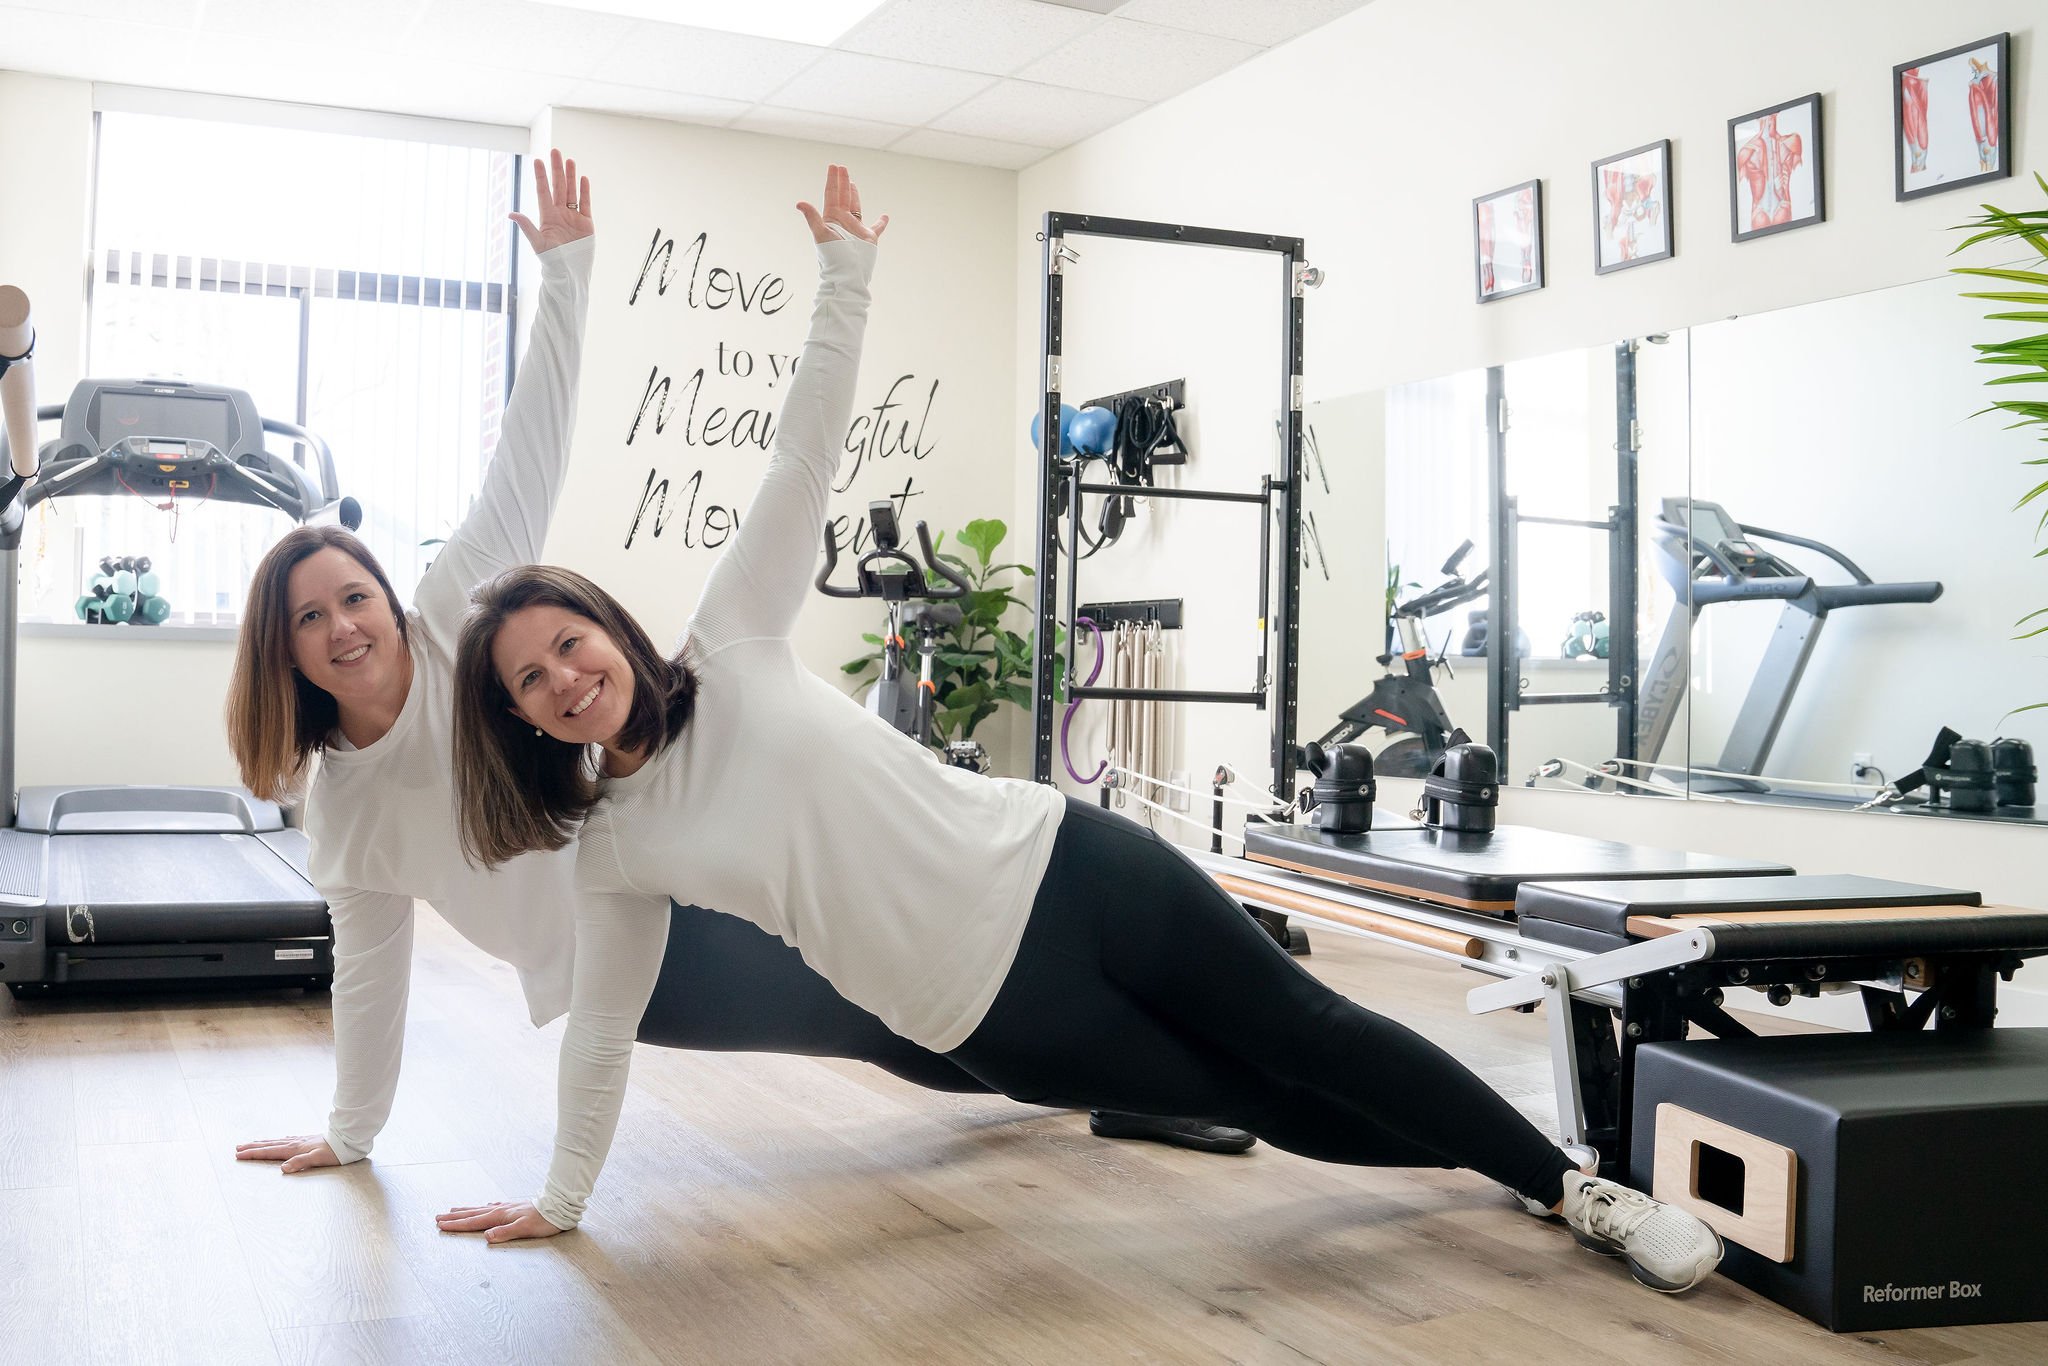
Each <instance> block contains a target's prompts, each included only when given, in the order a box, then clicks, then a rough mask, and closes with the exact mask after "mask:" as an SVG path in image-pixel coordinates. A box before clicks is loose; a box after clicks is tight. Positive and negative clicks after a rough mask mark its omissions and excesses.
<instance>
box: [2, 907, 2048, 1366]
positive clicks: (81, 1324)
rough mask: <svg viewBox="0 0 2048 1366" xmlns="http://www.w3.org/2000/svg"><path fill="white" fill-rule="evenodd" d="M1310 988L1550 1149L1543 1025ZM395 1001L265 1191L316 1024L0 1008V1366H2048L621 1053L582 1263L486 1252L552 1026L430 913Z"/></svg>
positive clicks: (1028, 1112)
mask: <svg viewBox="0 0 2048 1366" xmlns="http://www.w3.org/2000/svg"><path fill="white" fill-rule="evenodd" d="M1308 961H1309V962H1310V963H1311V965H1312V966H1313V968H1314V970H1315V971H1316V972H1317V973H1319V974H1320V975H1321V976H1323V977H1324V978H1325V979H1326V980H1327V981H1329V982H1331V983H1332V984H1334V985H1335V986H1337V987H1338V988H1339V989H1340V990H1342V991H1345V992H1346V993H1348V994H1350V995H1352V996H1354V997H1356V998H1357V999H1359V1000H1362V1001H1365V1002H1367V1003H1369V1004H1371V1005H1373V1006H1374V1007H1375V1008H1377V1009H1380V1010H1383V1011H1385V1012H1387V1013H1389V1014H1391V1015H1394V1016H1396V1017H1398V1018H1400V1019H1403V1020H1406V1021H1408V1022H1409V1023H1411V1024H1413V1025H1415V1026H1417V1027H1418V1028H1420V1029H1421V1030H1422V1031H1423V1032H1425V1033H1427V1034H1429V1035H1430V1036H1431V1037H1433V1038H1435V1039H1437V1040H1438V1041H1440V1042H1442V1043H1443V1044H1444V1045H1445V1046H1447V1047H1448V1048H1449V1049H1450V1050H1451V1051H1452V1052H1454V1053H1456V1054H1458V1055H1459V1056H1460V1057H1462V1058H1463V1059H1464V1060H1465V1061H1466V1062H1467V1063H1469V1064H1470V1065H1471V1066H1473V1067H1474V1068H1476V1069H1477V1070H1478V1071H1479V1072H1481V1073H1482V1074H1483V1075H1485V1076H1486V1077H1487V1078H1488V1079H1489V1080H1491V1081H1492V1082H1493V1083H1494V1084H1495V1085H1496V1086H1498V1087H1499V1088H1500V1089H1502V1090H1503V1091H1505V1092H1507V1093H1509V1094H1510V1095H1512V1096H1514V1097H1515V1098H1516V1101H1517V1103H1518V1104H1521V1105H1523V1106H1525V1107H1526V1108H1527V1109H1528V1110H1529V1111H1530V1112H1531V1114H1532V1116H1534V1117H1537V1118H1538V1119H1539V1121H1541V1119H1542V1117H1543V1116H1544V1115H1545V1114H1546V1113H1547V1111H1548V1107H1549V1099H1550V1098H1549V1092H1548V1087H1549V1081H1548V1068H1547V1064H1546V1062H1545V1055H1544V1044H1543V1037H1542V1032H1541V1031H1542V1022H1541V1020H1540V1018H1533V1019H1532V1018H1525V1017H1520V1016H1507V1017H1499V1016H1494V1017H1488V1018H1486V1019H1483V1020H1474V1019H1472V1018H1470V1017H1469V1016H1467V1015H1465V1013H1464V1010H1463V994H1464V989H1465V988H1466V987H1468V986H1470V985H1471V984H1472V982H1473V980H1474V979H1473V978H1472V977H1471V976H1470V975H1469V974H1466V973H1462V972H1460V971H1458V970H1456V969H1454V968H1451V967H1449V966H1445V965H1438V964H1435V963H1432V962H1429V961H1427V960H1424V959H1421V958H1419V957H1416V956H1413V955H1409V954H1406V953H1402V952H1399V951H1396V950H1392V949H1382V948H1379V947H1376V946H1373V945H1370V944H1367V943H1365V942H1362V941H1359V940H1355V939H1344V938H1340V937H1338V936H1336V935H1332V934H1323V935H1320V936H1318V938H1317V941H1316V953H1315V956H1314V957H1313V958H1312V959H1310V960H1308ZM412 999H413V1009H412V1015H411V1020H410V1023H409V1028H408V1039H407V1065H406V1075H405V1081H404V1084H403V1086H402V1087H401V1089H400V1092H399V1100H398V1108H397V1111H396V1113H395V1114H394V1116H393V1119H392V1123H391V1126H390V1128H389V1129H388V1130H387V1131H386V1133H385V1135H384V1137H383V1138H382V1140H380V1142H379V1144H378V1148H377V1154H376V1157H375V1159H374V1160H373V1161H371V1162H368V1163H364V1164H360V1165H357V1166H354V1167H349V1168H344V1169H340V1170H330V1171H326V1172H318V1173H313V1174H309V1175H305V1176H299V1177H293V1178H284V1177H281V1176H280V1175H279V1174H278V1173H277V1172H276V1171H275V1170H274V1169H271V1168H266V1167H260V1166H256V1165H251V1164H237V1163H236V1162H235V1161H234V1160H233V1158H232V1149H233V1145H234V1143H235V1142H236V1141H237V1140H239V1139H246V1138H256V1137H268V1136H271V1135H273V1134H279V1133H292V1132H303V1131H306V1130H309V1129H317V1128H318V1127H319V1125H320V1122H321V1120H322V1118H323V1116H324V1114H325V1105H326V1096H327V1092H328V1088H329V1085H330V1081H331V1076H332V1060H331V1054H330V1050H329V1029H328V1019H327V1010H326V1001H325V999H324V998H320V997H303V996H301V995H299V994H298V993H296V992H281V993H275V994H272V995H268V996H263V997H257V998H249V997H241V998H237V997H221V996H214V997H199V996H190V997H187V996H173V997H158V998H154V999H144V1000H141V1001H136V1000H132V999H131V1000H129V1001H85V1002H71V1003H63V1004H43V1003H17V1002H14V1001H12V1000H10V999H8V998H6V997H4V996H0V1359H4V1360H6V1361H9V1362H13V1361H19V1362H23V1363H35V1366H53V1364H54V1363H60V1362H94V1363H123V1364H124V1366H125V1363H130V1362H195V1363H197V1362H203V1363H207V1364H208V1366H222V1364H223V1363H233V1362H245V1361H247V1362H277V1361H287V1362H402V1363H414V1362H446V1363H457V1362H476V1363H489V1366H502V1364H503V1363H509V1362H565V1363H586V1362H590V1363H613V1362H707V1363H747V1362H807V1363H835V1366H836V1363H846V1362H905V1361H937V1362H1049V1363H1059V1364H1060V1366H1072V1364H1073V1363H1092V1362H1105V1361H1133V1362H1289V1363H1303V1362H1332V1363H1335V1362H1379V1361H1389V1362H1440V1361H1482V1360H1514V1361H1518V1362H1560V1363H1570V1366H1602V1364H1603V1363H1624V1362H1630V1363H1633V1362H1690V1361H1703V1362H1744V1363H1747V1362H1756V1361H1767V1360H1773V1361H1798V1362H1873V1363H1893V1364H1894V1366H1897V1364H1899V1363H1928V1366H1947V1364H1948V1363H1958V1362H2015V1363H2018V1362H2038V1361H2043V1360H2048V1325H2041V1324H2036V1325H2024V1326H2007V1327H1987V1328H1961V1329H1941V1330H1922V1331H1916V1332H1900V1333H1885V1334H1873V1335H1864V1336H1848V1337H1834V1336H1831V1335H1830V1334H1828V1333H1825V1332H1823V1331H1822V1330H1820V1329H1819V1328H1817V1327H1815V1326H1814V1325H1812V1324H1810V1323H1808V1322H1806V1321H1805V1320H1804V1319H1801V1318H1798V1317H1796V1316H1794V1315H1792V1314H1790V1313H1788V1312H1786V1311H1785V1310H1782V1309H1780V1308H1778V1307H1777V1306H1776V1305H1773V1304H1771V1303H1769V1302H1767V1301H1764V1300H1761V1299H1759V1298H1757V1297H1755V1296H1753V1295H1751V1294H1749V1293H1748V1292H1746V1291H1744V1290H1741V1289H1739V1288H1737V1287H1735V1286H1734V1285H1731V1284H1729V1283H1728V1282H1726V1281H1723V1280H1719V1279H1716V1280H1714V1281H1712V1282H1710V1283H1709V1284H1708V1285H1707V1286H1706V1287H1704V1288H1702V1289H1701V1290H1700V1291H1698V1292H1695V1293H1694V1294H1691V1295H1689V1296H1685V1297H1682V1298H1676V1299H1672V1298H1666V1297H1663V1296H1658V1295H1653V1294H1650V1293H1649V1292H1647V1291H1643V1290H1640V1289H1638V1288H1636V1287H1635V1286H1634V1285H1633V1284H1632V1283H1630V1282H1629V1280H1628V1279H1627V1276H1626V1273H1625V1272H1624V1271H1623V1270H1622V1268H1621V1267H1620V1266H1619V1265H1618V1264H1617V1263H1614V1262H1611V1261H1607V1260H1604V1259H1601V1258H1597V1257H1593V1256H1591V1255H1589V1254H1587V1253H1584V1252H1582V1251H1580V1250H1579V1249H1578V1248H1577V1247H1576V1246H1574V1245H1573V1244H1572V1242H1571V1241H1570V1239H1569V1238H1568V1237H1567V1236H1565V1235H1564V1234H1563V1233H1561V1232H1560V1231H1558V1230H1557V1229H1556V1228H1555V1227H1554V1226H1546V1225H1543V1224H1540V1223H1538V1222H1537V1221H1535V1220H1532V1219H1530V1218H1528V1217H1527V1216H1526V1215H1523V1214H1521V1213H1519V1212H1518V1211H1517V1210H1516V1209H1514V1208H1513V1207H1512V1206H1511V1205H1510V1204H1509V1203H1508V1202H1507V1200H1506V1199H1505V1197H1504V1196H1503V1195H1502V1194H1501V1193H1500V1192H1498V1191H1497V1190H1495V1189H1493V1188H1492V1187H1491V1186H1490V1185H1489V1184H1488V1183H1487V1182H1486V1181H1484V1180H1483V1179H1481V1178H1477V1177H1474V1176H1471V1175H1469V1174H1466V1173H1461V1172H1439V1171H1426V1172H1398V1171H1366V1170H1357V1169H1347V1168H1338V1167H1327V1166H1321V1165H1318V1164H1316V1163H1312V1162H1308V1161H1304V1160H1300V1159H1297V1158H1294V1157H1290V1156H1288V1155H1286V1154H1283V1153H1279V1152H1275V1151H1273V1150H1270V1149H1267V1148H1263V1147H1262V1148H1260V1149H1258V1150H1255V1151H1254V1152H1253V1153H1252V1154H1251V1155H1249V1156H1246V1157H1241V1158H1219V1157H1204V1156H1198V1155H1195V1154H1190V1153H1183V1152H1178V1151H1173V1150H1169V1149H1164V1148H1159V1147H1156V1146H1153V1145H1149V1144H1112V1143H1105V1142H1102V1141H1099V1140H1096V1139H1094V1138H1091V1137H1090V1136H1089V1135H1088V1133H1087V1128H1086V1123H1085V1118H1084V1117H1083V1116H1079V1115H1074V1114H1068V1113H1063V1112H1048V1111H1043V1110H1034V1109H1027V1108H1025V1107H1021V1106H1017V1105H1012V1104H1010V1103H1009V1102H1007V1101H1004V1100H1000V1099H992V1098H980V1097H957V1096H943V1095H934V1094H930V1093H926V1092H921V1091H919V1090H917V1089H915V1088H913V1087H911V1086H908V1085H906V1084H904V1083H901V1082H898V1081H897V1080H896V1079H894V1078H893V1077H889V1076H887V1075H885V1074H883V1073H880V1072H877V1071H874V1070H872V1069H869V1068H865V1067H861V1066H858V1065H855V1064H849V1063H818V1062H811V1061H805V1060H798V1059H789V1058H775V1057H757V1056H737V1055H703V1054H687V1053H674V1052H664V1051H661V1050H654V1049H645V1048H643V1049H641V1050H640V1051H639V1053H638V1055H637V1057H636V1058H635V1061H634V1077H633V1082H634V1084H633V1091H632V1094H631V1096H630V1098H629V1099H628V1101H627V1104H626V1111H625V1115H624V1118H623V1120H622V1122H621V1124H620V1129H619V1137H618V1142H617V1145H616V1147H615V1149H614V1155H613V1158H612V1161H611V1165H610V1168H609V1170H608V1171H607V1172H606V1175H605V1180H604V1182H603V1184H602V1186H601V1187H600V1189H599V1192H598V1198H597V1200H596V1202H595V1204H594V1205H593V1207H592V1210H591V1214H590V1217H589V1220H588V1222H587V1223H586V1224H585V1225H584V1228H583V1229H582V1230H581V1231H580V1232H578V1233H575V1234H571V1235H566V1236H564V1237H560V1238H556V1239H553V1240H550V1241H547V1242H544V1243H536V1244H526V1245H519V1246H511V1247H501V1248H496V1249H492V1248H487V1247H485V1246H484V1245H483V1244H482V1243H481V1242H480V1241H478V1240H477V1239H475V1238H473V1237H460V1236H450V1235H443V1234H440V1233H438V1232H437V1231H436V1230H435V1228H434V1226H433V1223H432V1216H433V1215H434V1213H436V1212H437V1211H439V1210H441V1209H444V1208H446V1207H448V1206H449V1205H452V1204H466V1203H473V1202H478V1201H482V1200H486V1199H496V1198H516V1197H521V1196H525V1195H529V1194H531V1193H532V1192H533V1191H534V1190H535V1189H537V1187H538V1184H539V1180H540V1177H541V1174H542V1172H543V1171H544V1170H545V1167H546V1164H547V1158H548V1150H549V1142H550V1137H551V1133H552V1126H553V1116H554V1110H553V1087H554V1066H555V1050H556V1045H557V1042H558V1040H559V1038H560V1026H559V1025H556V1026H553V1027H551V1028H549V1029H546V1030H538V1031H537V1030H534V1029H532V1028H530V1027H529V1026H528V1025H527V1024H526V1023H525V1019H524V1015H523V1011H522V1006H521V999H520V996H519V992H518V988H517V984H516V982H515V981H514V979H513V976H512V974H511V972H510V970H509V969H506V968H504V967H502V966H500V965H497V964H494V963H492V962H490V961H489V960H487V959H485V958H484V957H482V956H481V955H480V954H478V953H476V952H475V951H474V950H472V949H470V948H469V947H468V946H467V945H465V944H464V943H462V942H461V941H460V940H459V939H457V938H456V937H455V936H454V935H452V934H451V933H450V932H449V931H447V930H446V929H445V928H444V927H443V926H441V924H440V922H439V920H438V919H436V918H435V917H434V916H432V915H431V914H430V913H429V914H426V915H423V916H422V917H421V932H420V948H419V960H418V966H417V971H416V975H415V979H414V985H413V996H412ZM1219 1008H1225V1009H1227V1003H1223V1004H1222V1005H1220V1007H1219Z"/></svg>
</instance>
